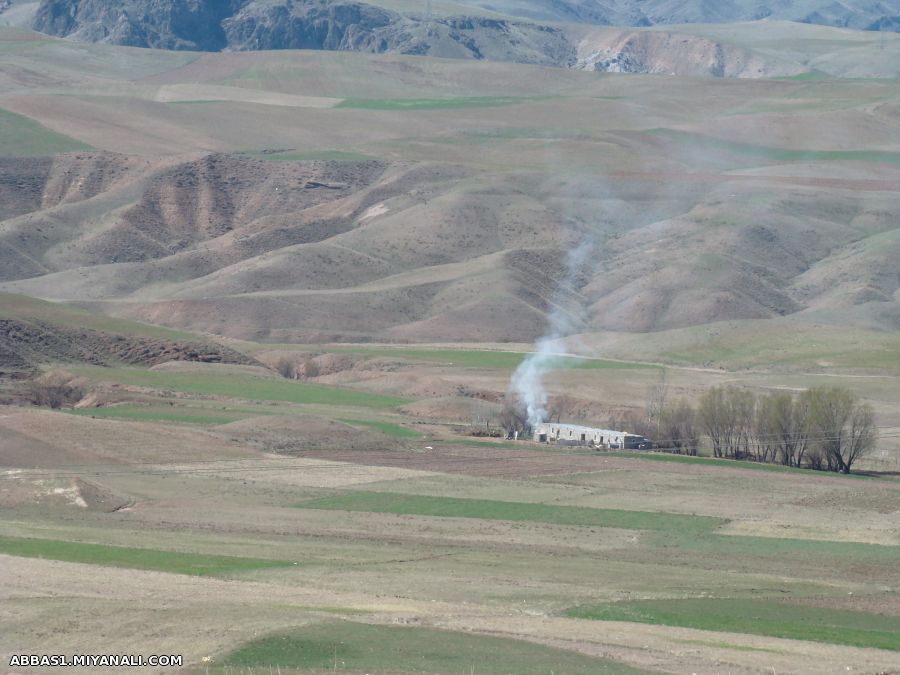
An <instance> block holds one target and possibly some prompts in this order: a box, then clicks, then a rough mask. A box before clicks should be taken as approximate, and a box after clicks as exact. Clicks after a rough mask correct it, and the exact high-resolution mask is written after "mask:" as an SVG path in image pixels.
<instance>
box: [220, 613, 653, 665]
mask: <svg viewBox="0 0 900 675" xmlns="http://www.w3.org/2000/svg"><path fill="white" fill-rule="evenodd" d="M223 665H224V666H228V667H239V668H267V667H272V668H274V667H278V668H292V669H309V670H314V671H316V672H324V671H328V672H331V671H332V670H335V671H337V672H358V673H375V672H379V673H381V672H385V673H386V672H391V673H469V672H475V673H480V674H482V675H484V674H487V673H503V674H506V673H546V674H547V675H549V674H550V673H568V674H570V675H574V674H576V673H622V674H623V675H627V674H629V673H640V672H646V671H639V670H635V669H633V668H630V667H628V666H625V665H623V664H621V663H616V662H614V661H609V660H606V659H597V658H592V657H589V656H585V655H583V654H578V653H577V652H569V651H565V650H562V649H554V648H552V647H544V646H542V645H536V644H532V643H530V642H524V641H522V640H512V639H509V638H496V637H487V636H483V635H473V634H468V633H457V632H451V631H442V630H434V629H427V628H406V627H396V626H372V625H367V624H359V623H352V622H340V623H317V624H312V625H309V626H304V627H303V628H300V629H298V630H296V631H292V632H289V633H279V634H275V635H269V636H266V637H261V638H258V639H256V640H253V641H252V642H248V643H247V644H244V645H243V646H241V647H239V648H238V649H236V650H235V651H233V652H231V653H230V654H228V655H226V656H225V657H224V659H223Z"/></svg>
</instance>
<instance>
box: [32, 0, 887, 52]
mask: <svg viewBox="0 0 900 675" xmlns="http://www.w3.org/2000/svg"><path fill="white" fill-rule="evenodd" d="M454 6H455V7H458V8H459V10H460V14H459V15H448V14H443V15H440V16H435V17H430V16H425V15H424V7H423V12H420V13H413V12H408V13H406V14H404V13H400V12H397V11H394V10H392V9H388V8H385V7H382V6H380V5H379V2H378V0H372V1H370V2H360V1H358V0H149V1H146V0H42V1H41V3H40V6H39V7H38V9H37V13H36V15H35V18H34V22H33V27H34V29H35V30H37V31H40V32H43V33H47V34H49V35H55V36H59V37H67V38H70V39H74V40H78V41H83V42H104V43H110V44H118V45H127V46H132V47H151V48H157V49H172V50H197V51H222V50H230V51H246V50H260V49H327V50H340V51H361V52H376V53H377V52H392V53H402V54H427V55H431V56H446V57H457V58H475V59H482V58H485V59H493V60H509V61H517V62H522V63H541V64H545V65H557V66H564V67H565V66H571V65H572V64H573V63H574V47H573V44H572V43H573V40H572V38H571V36H570V35H569V34H568V31H567V29H566V27H565V26H560V25H556V24H546V23H541V22H566V23H569V24H595V25H613V26H655V25H656V26H659V25H669V24H684V23H732V22H736V21H753V20H759V19H765V18H771V19H780V20H790V21H800V22H806V23H815V24H822V25H828V26H837V27H847V28H854V29H865V30H900V0H874V1H871V0H846V1H845V2H833V1H831V0H768V1H765V0H752V1H741V0H724V1H717V2H709V1H708V0H690V1H687V2H674V1H673V0H603V1H602V2H601V0H524V1H522V2H518V1H516V2H513V1H512V0H458V1H457V2H456V3H455V5H454ZM485 12H488V13H489V14H490V13H491V12H494V13H497V14H498V15H503V16H491V15H485ZM469 14H471V15H469Z"/></svg>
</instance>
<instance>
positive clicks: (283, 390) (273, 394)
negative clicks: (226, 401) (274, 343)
mask: <svg viewBox="0 0 900 675" xmlns="http://www.w3.org/2000/svg"><path fill="white" fill-rule="evenodd" d="M72 371H73V372H75V373H77V374H79V375H83V376H85V377H87V378H90V379H92V380H99V381H103V382H115V383H118V384H127V385H132V386H139V387H153V388H155V389H168V390H174V391H183V392H186V393H191V394H210V395H214V396H229V397H233V398H241V399H247V400H254V401H288V402H290V403H315V404H321V405H335V406H351V407H362V408H391V407H393V406H397V405H401V404H403V403H406V402H407V401H406V400H405V399H401V398H397V397H394V396H382V395H380V394H370V393H366V392H361V391H352V390H349V389H340V388H338V387H329V386H326V385H321V384H309V383H306V382H295V381H286V380H283V379H277V380H276V379H274V378H272V379H270V378H266V377H254V376H252V375H233V374H229V375H219V374H215V373H202V372H197V373H167V372H159V371H152V370H142V369H140V368H97V367H82V368H73V369H72Z"/></svg>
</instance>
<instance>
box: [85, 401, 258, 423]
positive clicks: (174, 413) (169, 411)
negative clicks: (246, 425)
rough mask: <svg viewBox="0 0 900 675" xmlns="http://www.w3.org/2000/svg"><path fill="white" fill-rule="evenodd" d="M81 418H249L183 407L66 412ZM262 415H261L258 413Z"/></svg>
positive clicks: (213, 420)
mask: <svg viewBox="0 0 900 675" xmlns="http://www.w3.org/2000/svg"><path fill="white" fill-rule="evenodd" d="M67 412H70V413H71V414H73V415H79V416H81V417H102V418H108V419H122V420H138V421H143V422H183V423H186V424H228V423H229V422H235V421H237V420H240V419H245V418H247V417H251V416H252V415H249V414H242V413H233V414H229V413H224V412H223V413H217V412H215V411H212V410H206V409H203V408H189V407H184V406H177V407H175V406H145V405H115V406H108V407H105V408H78V409H76V410H71V411H67ZM259 414H263V413H259Z"/></svg>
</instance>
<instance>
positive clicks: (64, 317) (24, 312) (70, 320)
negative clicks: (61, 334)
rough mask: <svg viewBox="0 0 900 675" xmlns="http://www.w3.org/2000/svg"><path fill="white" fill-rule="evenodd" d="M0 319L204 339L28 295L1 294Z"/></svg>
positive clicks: (166, 336) (131, 333)
mask: <svg viewBox="0 0 900 675" xmlns="http://www.w3.org/2000/svg"><path fill="white" fill-rule="evenodd" d="M0 319H19V320H33V321H43V322H47V323H55V324H64V325H65V326H66V327H67V328H76V327H79V328H87V329H90V330H96V331H101V332H104V333H119V334H121V335H140V336H146V337H158V338H165V339H170V340H185V341H187V340H193V341H198V342H204V341H205V340H204V338H202V337H199V336H197V335H194V334H192V333H187V332H184V331H177V330H173V329H171V328H163V327H162V326H153V325H150V324H146V323H139V322H137V321H129V320H128V319H117V318H114V317H110V316H103V315H102V314H93V313H91V312H87V311H85V310H83V309H79V308H77V307H72V306H70V305H65V304H63V303H59V302H48V301H46V300H39V299H37V298H32V297H30V296H27V295H19V294H16V293H0Z"/></svg>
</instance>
